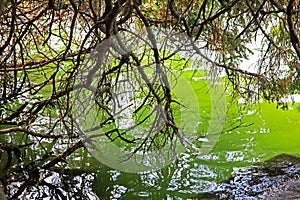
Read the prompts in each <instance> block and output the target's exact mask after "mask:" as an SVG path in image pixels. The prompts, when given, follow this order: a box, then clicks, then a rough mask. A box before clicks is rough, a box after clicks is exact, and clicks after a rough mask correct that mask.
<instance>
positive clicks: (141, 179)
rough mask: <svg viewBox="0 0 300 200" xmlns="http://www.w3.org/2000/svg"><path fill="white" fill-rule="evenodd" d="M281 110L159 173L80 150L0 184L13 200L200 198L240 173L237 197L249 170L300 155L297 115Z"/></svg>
mask: <svg viewBox="0 0 300 200" xmlns="http://www.w3.org/2000/svg"><path fill="white" fill-rule="evenodd" d="M276 112H277V111H276ZM278 112H279V114H278V115H274V113H272V112H270V111H266V112H265V113H264V115H265V116H264V119H266V118H267V117H269V118H270V116H271V119H272V120H271V121H270V120H268V121H267V120H264V119H263V118H262V117H261V116H258V115H257V116H256V117H257V119H255V118H253V119H252V118H251V120H249V121H250V122H252V121H255V124H254V125H253V126H251V127H245V128H240V129H237V130H235V131H231V132H227V133H224V134H222V135H221V136H220V138H219V139H220V140H219V142H218V143H217V145H216V146H215V147H214V149H213V150H212V152H210V153H209V154H207V155H201V154H200V152H197V151H194V152H188V153H184V154H182V155H181V156H180V157H179V158H178V159H177V160H176V162H174V163H173V164H172V165H171V166H168V167H166V168H163V169H161V170H157V171H149V172H144V173H138V174H131V173H124V172H120V171H117V170H114V169H111V168H109V167H106V166H104V165H102V164H101V163H99V162H98V161H96V160H95V159H93V158H91V157H90V156H88V154H87V152H86V151H82V152H77V153H75V154H73V155H72V156H73V157H71V158H70V159H69V163H68V164H64V165H62V166H57V168H56V169H55V170H53V171H49V170H42V169H38V170H31V171H30V169H26V170H25V169H23V170H22V169H21V170H19V171H20V172H19V173H17V172H13V173H10V174H9V175H8V176H4V177H3V176H0V182H1V183H2V185H3V188H4V190H5V192H6V194H7V195H8V197H9V198H10V199H197V198H200V196H201V194H202V193H206V192H212V193H215V192H218V191H219V192H220V191H221V192H222V191H224V190H227V189H228V187H229V185H226V184H223V185H221V186H220V184H219V183H220V182H224V181H225V180H226V179H228V178H230V177H231V176H232V174H238V176H236V179H238V178H241V181H238V180H237V181H236V182H235V183H236V184H241V185H235V188H236V189H235V192H236V196H235V197H237V196H238V194H242V193H243V192H244V191H243V188H244V186H243V184H244V183H246V179H247V178H248V177H253V175H255V171H253V170H254V169H255V168H251V167H248V166H251V165H253V163H256V162H259V161H261V160H265V159H267V158H270V157H272V156H274V155H277V154H279V153H282V152H286V153H291V154H295V153H297V152H298V153H299V152H300V149H299V148H300V147H299V143H300V138H299V136H298V134H299V130H300V126H299V123H300V118H299V112H298V111H297V110H294V111H293V113H286V112H283V111H278ZM286 124H288V125H289V126H288V127H287V126H286ZM260 130H263V131H260ZM264 130H268V131H264ZM266 180H267V181H268V183H271V182H270V181H272V180H269V179H266ZM268 183H266V184H268ZM0 185H1V184H0ZM260 186H263V184H262V185H260ZM268 186H269V185H268ZM256 189H257V190H256V191H258V192H259V191H260V189H262V188H256ZM243 194H244V193H243Z"/></svg>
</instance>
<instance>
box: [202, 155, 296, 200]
mask: <svg viewBox="0 0 300 200" xmlns="http://www.w3.org/2000/svg"><path fill="white" fill-rule="evenodd" d="M199 199H241V200H242V199H247V200H251V199H268V200H270V199H271V200H285V199H289V200H290V199H300V157H297V156H293V155H288V154H281V155H278V156H275V157H273V158H271V159H269V160H267V161H265V162H262V163H259V164H257V165H256V166H252V167H246V168H241V169H239V170H238V171H236V172H235V173H234V174H233V175H232V177H231V178H230V179H229V180H228V181H225V182H223V183H220V184H218V185H217V186H216V188H214V190H213V192H211V193H209V194H202V195H200V196H199Z"/></svg>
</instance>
